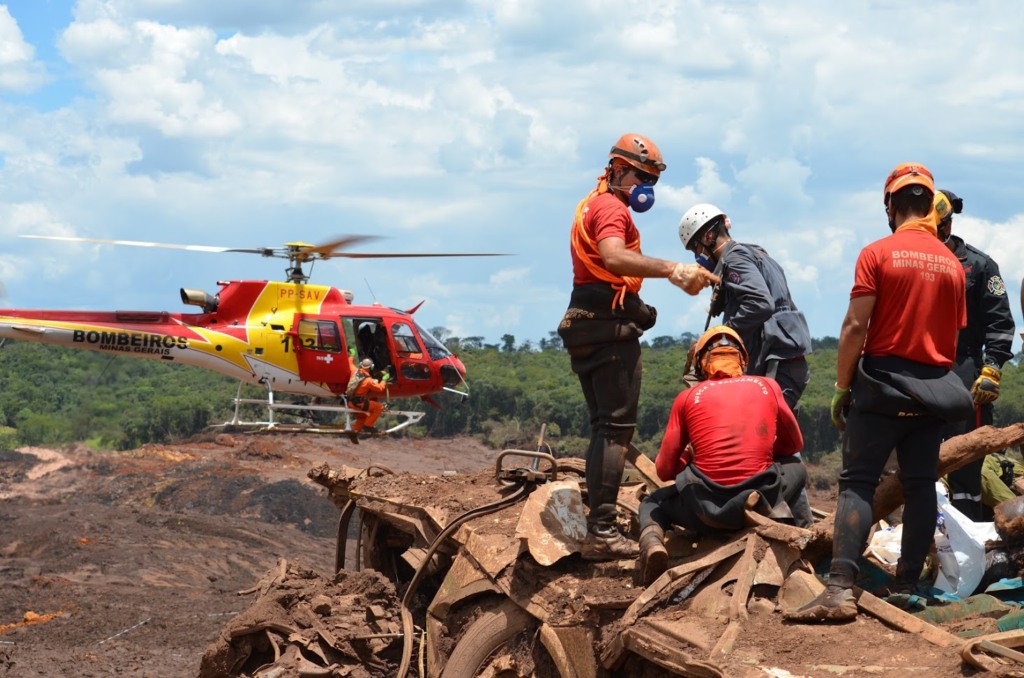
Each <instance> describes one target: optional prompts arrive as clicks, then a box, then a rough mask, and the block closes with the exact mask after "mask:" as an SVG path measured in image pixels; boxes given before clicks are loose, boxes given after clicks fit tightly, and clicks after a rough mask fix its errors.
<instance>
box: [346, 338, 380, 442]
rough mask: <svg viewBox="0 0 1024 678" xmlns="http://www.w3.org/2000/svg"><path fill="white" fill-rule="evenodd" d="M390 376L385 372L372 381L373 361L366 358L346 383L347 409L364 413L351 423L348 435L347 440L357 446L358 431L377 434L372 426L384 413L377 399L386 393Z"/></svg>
mask: <svg viewBox="0 0 1024 678" xmlns="http://www.w3.org/2000/svg"><path fill="white" fill-rule="evenodd" d="M390 376H391V375H390V374H388V373H387V372H385V373H384V376H383V377H381V378H380V379H374V378H373V361H372V360H370V359H369V358H367V359H365V360H363V361H362V362H361V363H359V368H358V369H357V370H356V371H355V373H354V374H353V375H352V378H351V379H350V380H349V382H348V390H347V391H346V395H347V396H348V404H349V407H351V408H353V409H356V410H362V411H363V412H365V414H357V415H356V417H355V421H353V422H352V430H351V431H349V434H348V436H349V439H350V440H351V441H352V442H354V443H355V444H357V445H358V444H359V432H360V431H365V432H367V433H376V432H377V429H376V427H375V426H374V424H376V423H377V419H379V418H380V415H381V413H382V412H383V411H384V406H383V405H381V404H380V402H379V401H378V400H377V398H379V397H380V396H382V395H384V394H386V393H387V390H388V378H389V377H390Z"/></svg>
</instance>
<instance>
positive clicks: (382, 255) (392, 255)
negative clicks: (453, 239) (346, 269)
mask: <svg viewBox="0 0 1024 678" xmlns="http://www.w3.org/2000/svg"><path fill="white" fill-rule="evenodd" d="M510 256H512V255H511V254H507V253H504V252H431V253H429V254H420V253H415V254H409V253H406V252H374V253H363V252H335V253H334V254H331V255H330V256H329V257H328V256H325V257H323V258H324V259H331V258H334V257H345V258H346V259H404V258H409V257H510Z"/></svg>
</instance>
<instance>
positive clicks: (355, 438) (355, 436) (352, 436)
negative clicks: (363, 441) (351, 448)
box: [348, 431, 359, 445]
mask: <svg viewBox="0 0 1024 678" xmlns="http://www.w3.org/2000/svg"><path fill="white" fill-rule="evenodd" d="M348 439H349V440H351V441H352V444H353V445H358V444H359V432H358V431H349V432H348Z"/></svg>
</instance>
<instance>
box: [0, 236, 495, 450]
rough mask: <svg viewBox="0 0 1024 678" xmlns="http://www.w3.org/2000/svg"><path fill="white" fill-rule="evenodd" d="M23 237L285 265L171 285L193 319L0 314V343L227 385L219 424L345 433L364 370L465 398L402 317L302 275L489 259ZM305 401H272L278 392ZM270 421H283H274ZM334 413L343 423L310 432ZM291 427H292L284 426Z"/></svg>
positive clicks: (416, 388) (399, 384)
mask: <svg viewBox="0 0 1024 678" xmlns="http://www.w3.org/2000/svg"><path fill="white" fill-rule="evenodd" d="M22 237H24V238H35V239H42V240H58V241H65V242H77V243H94V244H102V245H126V246H132V247H156V248H167V249H178V250H187V251H199V252H236V253H248V254H258V255H260V256H263V257H274V258H281V259H287V260H288V266H287V268H286V269H285V275H286V279H285V280H284V281H280V282H278V281H270V280H226V281H218V283H217V284H218V285H219V290H218V291H217V292H216V293H214V294H209V293H207V292H205V291H202V290H199V289H191V288H181V289H180V297H181V301H182V303H184V304H186V305H190V306H196V307H198V308H199V309H200V310H199V312H195V313H170V312H167V311H67V310H21V309H0V337H2V338H5V339H6V338H10V339H15V340H22V341H34V342H40V343H46V344H56V345H58V346H64V347H68V348H74V349H87V350H93V351H103V352H108V353H111V354H117V355H124V356H129V357H133V358H143V359H150V360H162V361H166V362H173V363H180V364H183V365H193V366H196V367H201V368H205V369H209V370H213V371H215V372H218V373H220V374H223V375H226V376H228V377H231V378H234V379H237V380H238V382H239V384H238V392H237V394H236V396H235V398H234V400H233V403H234V415H233V417H232V419H231V420H230V421H228V422H225V423H224V424H222V426H232V427H258V428H262V429H265V430H271V429H274V430H287V431H293V430H300V431H306V432H348V433H350V435H354V433H353V432H352V427H351V424H352V420H353V417H356V416H360V415H362V414H363V410H361V409H355V408H354V407H353V406H351V404H350V403H349V396H348V395H347V393H351V391H350V388H349V387H350V381H351V380H352V377H353V374H354V372H355V371H356V365H357V364H359V363H361V362H362V361H364V360H369V361H371V362H372V363H373V370H374V371H373V374H374V376H375V377H378V378H382V377H383V376H384V375H387V376H388V380H387V382H386V383H387V396H386V397H387V399H388V401H389V404H390V400H391V399H403V398H416V397H418V398H420V399H422V400H423V401H425V402H427V403H429V404H431V405H433V406H435V407H440V406H439V405H438V404H437V402H436V401H435V400H434V398H433V396H435V395H437V394H439V393H441V392H444V391H448V392H452V393H455V394H458V395H459V397H460V398H461V399H462V400H465V398H467V397H468V396H469V390H468V384H467V382H466V367H465V365H463V363H462V361H460V360H459V358H458V357H457V356H455V355H454V354H452V353H451V351H449V350H448V349H447V347H445V345H444V344H443V343H441V342H440V341H439V340H438V339H436V338H435V337H434V336H433V335H431V333H430V332H428V331H427V330H425V329H424V328H423V327H422V326H420V325H419V324H418V323H417V322H416V321H415V320H414V319H413V314H414V313H415V312H416V311H417V310H418V309H419V307H420V306H422V304H423V302H422V301H421V302H420V303H419V304H417V305H416V306H415V307H413V308H410V309H408V310H404V311H403V310H399V309H396V308H391V307H386V306H383V305H381V304H380V303H379V302H376V301H374V302H373V303H372V304H370V305H357V304H355V303H353V302H354V295H353V293H352V292H351V291H350V290H346V289H340V288H336V287H330V286H324V285H313V284H310V283H309V274H308V272H307V269H306V266H307V265H308V266H309V267H310V270H311V269H312V265H313V264H314V263H315V262H316V261H320V260H326V259H331V258H335V257H346V258H353V259H357V258H406V257H490V256H506V255H503V254H497V253H437V254H431V253H413V254H402V253H379V254H378V253H359V252H347V251H344V250H346V249H347V248H349V247H351V246H352V245H355V244H358V243H362V242H364V241H367V240H373V239H376V238H377V236H365V235H353V236H346V237H341V238H337V239H334V240H332V241H330V242H326V243H323V244H319V245H315V244H310V243H306V242H288V243H284V244H283V246H279V247H260V248H229V247H212V246H204V245H174V244H166V243H153V242H143V241H133V240H102V239H97V238H84V237H76V236H47V235H23V236H22ZM246 384H251V385H256V386H259V387H262V389H264V391H265V397H262V398H243V397H242V395H243V388H244V386H245V385H246ZM282 393H283V394H289V395H291V396H300V397H304V398H301V399H302V400H304V401H305V402H299V403H296V402H286V401H284V400H279V399H278V398H277V396H278V395H279V394H282ZM243 405H256V406H259V407H260V409H261V410H262V409H265V410H266V418H265V419H263V420H259V421H248V420H245V419H244V418H243V417H242V414H241V407H242V406H243ZM279 414H289V415H295V417H283V418H282V417H278V416H276V415H279ZM338 415H341V416H342V417H343V418H344V424H343V425H324V424H320V423H317V422H318V421H322V420H325V419H330V418H332V417H336V416H338ZM385 415H386V416H388V417H389V418H392V419H393V420H394V419H397V423H394V424H393V425H391V426H390V427H389V428H385V429H384V431H383V432H384V433H393V432H395V431H398V430H400V429H403V428H405V427H407V426H409V425H411V424H415V423H416V422H418V421H419V420H420V419H421V418H422V417H423V416H425V413H424V412H419V411H411V410H409V411H402V410H396V409H391V408H390V407H389V408H387V409H386V410H385ZM296 417H297V418H299V419H301V420H302V421H301V422H300V423H293V422H290V421H285V420H287V419H294V418H296Z"/></svg>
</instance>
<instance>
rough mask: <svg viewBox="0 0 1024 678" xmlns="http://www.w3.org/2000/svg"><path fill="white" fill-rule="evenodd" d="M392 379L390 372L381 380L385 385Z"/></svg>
mask: <svg viewBox="0 0 1024 678" xmlns="http://www.w3.org/2000/svg"><path fill="white" fill-rule="evenodd" d="M390 378H391V373H390V372H385V373H384V376H383V377H381V378H380V380H381V382H382V383H384V382H387V380H388V379H390Z"/></svg>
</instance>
